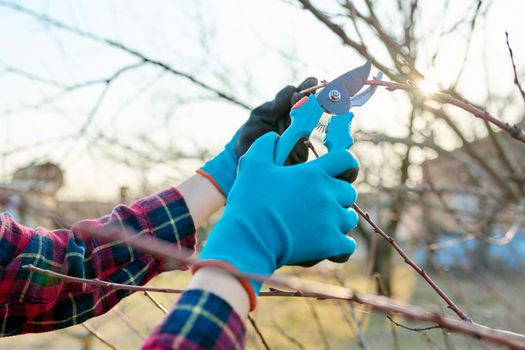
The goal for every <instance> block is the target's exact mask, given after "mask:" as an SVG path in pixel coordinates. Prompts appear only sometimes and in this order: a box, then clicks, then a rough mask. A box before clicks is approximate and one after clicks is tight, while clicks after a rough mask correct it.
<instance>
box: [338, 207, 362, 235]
mask: <svg viewBox="0 0 525 350" xmlns="http://www.w3.org/2000/svg"><path fill="white" fill-rule="evenodd" d="M341 217H342V220H341V225H340V227H339V228H340V230H341V233H342V234H344V235H346V234H347V233H348V232H350V231H352V230H353V229H354V228H356V226H357V223H358V221H359V215H357V212H356V211H355V210H354V209H352V208H350V209H342V213H341Z"/></svg>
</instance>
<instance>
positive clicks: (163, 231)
mask: <svg viewBox="0 0 525 350" xmlns="http://www.w3.org/2000/svg"><path fill="white" fill-rule="evenodd" d="M114 225H119V226H122V227H125V228H126V229H127V231H128V232H131V233H132V234H137V235H141V234H147V235H152V236H155V237H156V238H159V239H162V240H166V241H168V242H171V243H176V244H179V245H180V246H182V247H185V248H189V249H191V250H195V244H196V237H195V227H194V224H193V220H192V218H191V216H190V214H189V212H188V208H187V206H186V203H185V202H184V199H183V198H182V196H181V194H180V193H179V192H178V191H177V190H175V189H173V188H172V189H168V190H166V191H163V192H160V193H157V194H155V195H152V196H149V197H146V198H143V199H141V200H139V201H137V202H136V203H134V204H133V205H131V206H129V207H128V206H124V205H120V206H117V207H116V208H115V209H114V210H113V212H112V213H111V214H110V215H107V216H104V217H101V218H99V219H96V220H85V221H82V225H74V226H73V227H72V228H71V229H70V230H56V231H49V230H46V229H43V228H37V229H31V228H28V227H25V226H22V225H20V224H17V223H16V222H14V221H13V220H12V219H11V218H10V217H9V216H8V215H5V214H0V336H8V335H14V334H21V333H31V332H46V331H52V330H55V329H59V328H64V327H68V326H71V325H75V324H79V323H82V322H84V321H85V320H87V319H89V318H91V317H95V316H98V315H101V314H103V313H105V312H107V311H108V310H109V309H111V308H112V307H113V306H114V305H116V304H117V303H118V302H119V301H120V300H121V299H122V298H124V297H126V296H127V295H129V294H130V292H129V291H124V290H114V289H109V288H104V287H97V286H88V285H83V284H78V283H70V282H64V281H62V280H58V279H56V278H52V277H48V276H45V275H42V274H38V273H34V272H29V271H27V270H25V269H22V268H21V267H22V266H23V265H27V264H33V265H35V266H37V267H40V268H43V269H48V270H52V271H56V272H60V273H63V274H67V275H71V276H76V277H82V278H89V279H92V278H98V279H101V280H106V281H111V282H115V283H126V284H134V285H143V284H145V283H146V282H148V281H149V280H150V279H151V278H153V277H154V276H156V275H157V274H159V273H160V272H162V270H163V265H162V262H161V261H159V260H158V259H156V258H155V257H153V256H151V255H147V254H141V253H139V252H136V251H133V250H132V249H131V248H130V247H128V246H125V245H119V244H115V243H114V242H110V241H107V242H105V241H101V240H98V239H95V238H94V237H91V236H90V235H89V234H88V233H87V232H83V231H82V230H80V229H78V227H80V226H81V227H93V228H94V229H97V228H98V229H100V227H114ZM179 268H181V269H185V268H187V267H185V266H182V267H179Z"/></svg>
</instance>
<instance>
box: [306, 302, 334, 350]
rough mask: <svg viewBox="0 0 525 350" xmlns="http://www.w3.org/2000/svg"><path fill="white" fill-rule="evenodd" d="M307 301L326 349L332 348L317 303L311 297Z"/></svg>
mask: <svg viewBox="0 0 525 350" xmlns="http://www.w3.org/2000/svg"><path fill="white" fill-rule="evenodd" d="M305 301H306V303H307V304H308V307H309V308H310V312H311V313H312V316H313V319H314V321H315V324H316V325H317V330H318V331H319V336H320V338H321V340H322V341H323V346H324V348H325V349H326V350H330V343H329V342H328V337H327V336H326V332H325V330H324V327H323V324H322V323H321V318H320V317H319V314H318V313H317V310H316V308H315V305H314V304H313V302H312V301H311V300H310V299H305Z"/></svg>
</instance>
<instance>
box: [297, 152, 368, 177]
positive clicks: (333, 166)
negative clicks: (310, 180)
mask: <svg viewBox="0 0 525 350" xmlns="http://www.w3.org/2000/svg"><path fill="white" fill-rule="evenodd" d="M306 165H308V166H312V167H318V168H321V169H323V170H324V171H325V172H326V173H327V174H328V175H330V176H333V177H336V176H338V175H341V174H342V173H344V172H345V171H347V170H349V169H359V161H358V160H357V158H356V157H355V156H354V155H353V154H352V153H351V152H349V151H347V150H343V149H341V150H336V151H333V152H328V153H327V154H325V155H323V156H321V157H319V158H317V159H315V160H314V161H311V162H309V163H307V164H306Z"/></svg>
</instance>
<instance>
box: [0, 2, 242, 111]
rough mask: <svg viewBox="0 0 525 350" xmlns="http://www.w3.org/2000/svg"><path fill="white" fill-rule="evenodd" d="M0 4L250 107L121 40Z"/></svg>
mask: <svg viewBox="0 0 525 350" xmlns="http://www.w3.org/2000/svg"><path fill="white" fill-rule="evenodd" d="M0 6H3V7H6V8H10V9H11V10H14V11H17V12H19V13H23V14H25V15H27V16H30V17H32V18H34V19H36V20H38V21H40V22H42V23H46V24H48V25H50V26H52V27H55V28H59V29H62V30H65V31H67V32H70V33H73V34H76V35H78V36H80V37H83V38H86V39H90V40H93V41H95V42H98V43H102V44H104V45H108V46H110V47H113V48H115V49H118V50H121V51H123V52H126V53H127V54H129V55H132V56H135V57H137V58H139V59H140V60H142V61H144V62H147V63H149V64H151V65H154V66H157V67H159V68H162V69H164V70H166V71H168V72H170V73H172V74H174V75H176V76H180V77H183V78H185V79H187V80H189V81H191V82H192V83H194V84H195V85H197V86H199V87H201V88H203V89H204V90H207V91H209V92H211V93H213V94H214V95H216V96H218V97H220V98H222V99H224V100H227V101H230V102H232V103H234V104H236V105H238V106H240V107H243V108H245V109H248V110H249V109H251V107H250V106H249V105H248V104H246V103H244V102H242V101H240V100H239V99H237V98H236V97H234V96H233V95H231V94H230V93H228V92H226V91H222V90H220V89H217V88H214V87H212V86H211V85H209V84H207V83H204V82H203V81H201V80H200V79H198V78H197V77H195V76H193V75H191V74H189V73H186V72H182V71H180V70H177V69H175V68H173V67H172V66H170V65H169V64H167V63H165V62H162V61H159V60H156V59H154V58H151V57H147V56H145V55H144V54H142V53H141V52H139V51H138V50H136V49H133V48H131V47H128V46H126V45H124V44H123V43H121V42H118V41H115V40H112V39H106V38H101V37H99V36H96V35H95V34H93V33H90V32H85V31H83V30H81V29H79V28H76V27H73V26H70V25H68V24H65V23H63V22H60V21H58V20H56V19H54V18H51V17H49V16H47V15H45V14H42V13H38V12H36V11H33V10H31V9H29V8H27V7H24V6H21V5H20V4H17V3H14V2H9V1H0Z"/></svg>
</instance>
